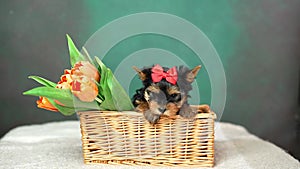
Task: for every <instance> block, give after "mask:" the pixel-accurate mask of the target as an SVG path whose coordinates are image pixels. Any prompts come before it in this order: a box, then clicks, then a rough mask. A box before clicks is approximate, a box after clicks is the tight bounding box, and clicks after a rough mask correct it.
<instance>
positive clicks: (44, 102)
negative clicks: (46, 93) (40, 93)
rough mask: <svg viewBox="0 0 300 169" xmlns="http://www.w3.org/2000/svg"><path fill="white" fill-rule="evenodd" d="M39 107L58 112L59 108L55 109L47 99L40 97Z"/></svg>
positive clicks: (37, 102)
mask: <svg viewBox="0 0 300 169" xmlns="http://www.w3.org/2000/svg"><path fill="white" fill-rule="evenodd" d="M36 104H37V107H39V108H42V109H46V110H50V111H56V112H58V110H57V108H55V107H54V106H53V105H52V104H51V103H50V102H49V100H48V99H47V98H46V97H40V99H39V100H37V101H36Z"/></svg>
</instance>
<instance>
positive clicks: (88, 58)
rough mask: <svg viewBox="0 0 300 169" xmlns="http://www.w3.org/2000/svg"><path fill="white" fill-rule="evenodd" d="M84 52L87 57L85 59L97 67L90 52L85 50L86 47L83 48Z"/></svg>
mask: <svg viewBox="0 0 300 169" xmlns="http://www.w3.org/2000/svg"><path fill="white" fill-rule="evenodd" d="M82 51H83V52H84V53H83V56H84V57H85V59H86V60H88V61H89V62H90V63H91V64H93V65H94V66H95V64H94V62H93V59H92V58H91V56H90V54H89V53H88V51H87V50H86V49H85V47H82Z"/></svg>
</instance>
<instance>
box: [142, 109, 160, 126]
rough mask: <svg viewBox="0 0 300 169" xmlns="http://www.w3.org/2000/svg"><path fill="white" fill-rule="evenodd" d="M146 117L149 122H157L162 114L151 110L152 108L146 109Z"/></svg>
mask: <svg viewBox="0 0 300 169" xmlns="http://www.w3.org/2000/svg"><path fill="white" fill-rule="evenodd" d="M144 117H145V119H146V120H147V121H149V123H151V124H156V123H157V122H158V120H159V118H160V115H158V114H155V113H153V112H151V110H146V111H145V112H144Z"/></svg>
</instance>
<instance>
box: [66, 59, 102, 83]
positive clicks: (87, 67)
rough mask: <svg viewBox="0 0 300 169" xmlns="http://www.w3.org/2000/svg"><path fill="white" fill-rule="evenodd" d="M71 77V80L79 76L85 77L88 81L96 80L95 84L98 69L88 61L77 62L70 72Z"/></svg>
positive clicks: (97, 78)
mask: <svg viewBox="0 0 300 169" xmlns="http://www.w3.org/2000/svg"><path fill="white" fill-rule="evenodd" d="M71 75H72V78H73V79H76V78H77V77H80V76H86V77H88V78H90V79H93V80H96V81H97V82H98V81H99V79H100V75H99V72H98V69H97V68H95V66H93V65H92V64H91V63H90V62H88V61H80V62H77V63H76V64H75V65H74V68H73V69H72V70H71Z"/></svg>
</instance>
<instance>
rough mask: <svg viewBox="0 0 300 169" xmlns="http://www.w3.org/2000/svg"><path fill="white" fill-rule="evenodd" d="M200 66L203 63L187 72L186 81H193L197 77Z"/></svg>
mask: <svg viewBox="0 0 300 169" xmlns="http://www.w3.org/2000/svg"><path fill="white" fill-rule="evenodd" d="M200 68H201V65H198V66H196V67H194V68H193V69H192V70H190V72H189V73H187V75H186V81H188V82H190V83H192V82H193V81H194V79H195V77H196V76H197V74H198V72H199V70H200Z"/></svg>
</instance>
